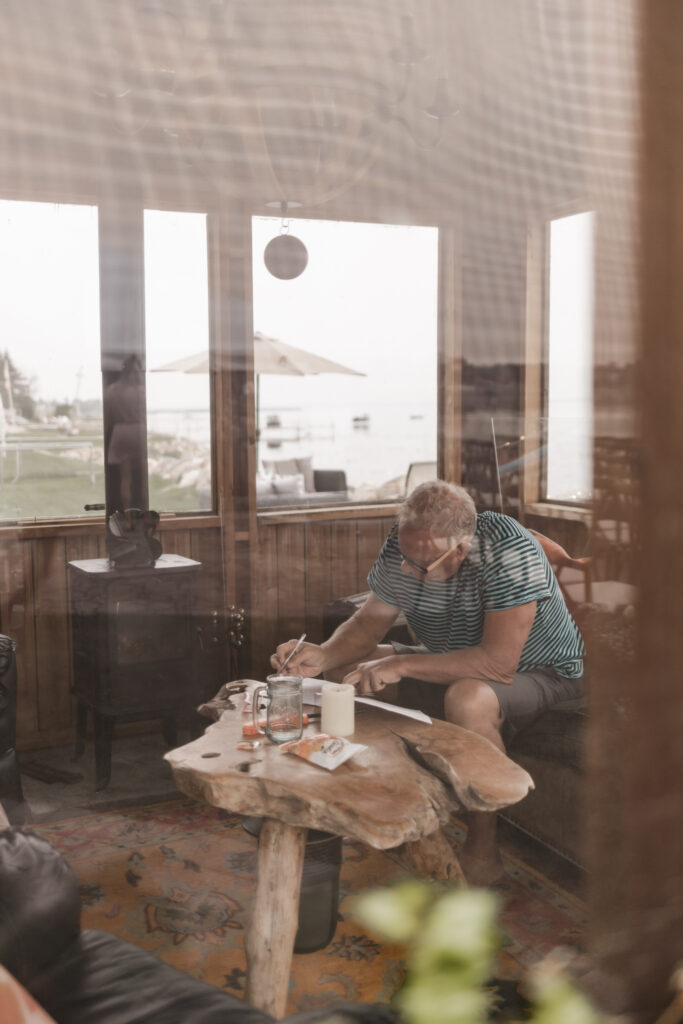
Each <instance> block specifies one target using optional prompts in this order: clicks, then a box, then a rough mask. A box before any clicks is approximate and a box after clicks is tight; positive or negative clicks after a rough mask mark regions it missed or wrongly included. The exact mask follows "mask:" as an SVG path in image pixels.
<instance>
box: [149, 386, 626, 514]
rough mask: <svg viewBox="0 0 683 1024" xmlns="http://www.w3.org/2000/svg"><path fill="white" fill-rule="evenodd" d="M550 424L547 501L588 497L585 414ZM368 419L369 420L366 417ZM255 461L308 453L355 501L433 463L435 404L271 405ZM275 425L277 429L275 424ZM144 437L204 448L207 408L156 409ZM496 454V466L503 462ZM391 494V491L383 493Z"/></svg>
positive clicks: (468, 428)
mask: <svg viewBox="0 0 683 1024" xmlns="http://www.w3.org/2000/svg"><path fill="white" fill-rule="evenodd" d="M563 412H564V413H565V414H564V415H562V416H558V417H556V418H555V419H554V420H553V422H552V430H551V434H550V438H551V445H552V454H551V470H550V473H549V478H548V479H549V485H550V490H551V494H550V496H551V497H553V498H556V499H558V500H561V499H562V498H567V499H577V498H584V499H585V498H587V497H588V495H589V493H590V480H591V465H590V458H591V456H590V449H591V440H590V418H589V417H590V410H589V409H588V408H581V409H579V408H573V407H570V406H568V407H567V409H566V410H563ZM366 417H367V418H366ZM259 419H260V427H261V439H260V443H259V461H262V460H268V461H271V460H278V459H290V458H305V457H307V456H310V457H311V458H312V460H313V466H314V467H315V468H316V469H343V470H344V471H345V472H346V478H347V483H348V486H349V487H352V488H355V489H356V490H357V492H358V493H357V494H356V497H359V498H365V497H367V498H370V497H372V494H373V492H375V491H376V490H377V488H380V487H381V486H382V485H385V484H388V483H389V482H390V481H392V480H395V479H396V478H399V477H403V478H404V477H405V475H406V473H407V471H408V468H409V466H410V464H411V462H434V461H436V409H435V408H434V405H433V403H425V404H419V403H412V404H403V403H386V404H383V405H375V407H374V408H373V409H372V410H370V409H368V408H366V407H364V406H361V405H353V404H348V405H336V404H335V405H332V406H325V405H319V406H315V405H313V406H308V407H306V408H305V409H304V408H295V407H291V406H286V407H285V406H279V407H276V406H272V407H265V408H262V409H261V412H260V417H259ZM275 423H279V426H276V425H273V424H275ZM148 425H149V430H150V432H158V433H164V434H170V435H172V436H180V437H184V438H187V439H188V440H189V441H192V442H194V443H195V444H197V445H199V446H201V447H203V448H205V449H206V451H207V453H208V451H209V444H210V418H209V412H208V410H200V409H190V410H161V411H151V412H149V414H148ZM495 427H496V433H497V437H498V438H503V437H505V436H508V437H510V436H514V435H515V433H516V429H517V427H516V418H515V417H513V416H506V415H505V414H502V415H500V416H498V417H496V421H495ZM596 430H597V432H598V433H599V434H603V435H605V436H611V437H626V436H630V435H632V432H633V430H632V421H631V417H630V415H628V411H627V410H623V411H619V410H616V411H615V412H613V413H610V414H607V413H605V414H602V418H601V421H600V422H598V423H597V424H596ZM463 434H464V436H465V437H467V438H473V439H478V440H481V441H491V440H492V435H491V420H490V417H489V416H488V415H486V414H483V413H481V414H480V413H476V412H475V413H472V414H469V415H468V416H467V417H466V419H465V423H464V425H463ZM504 455H505V453H502V457H501V462H503V461H506V460H505V458H504ZM383 496H385V497H390V496H391V495H390V494H388V493H387V494H385V495H383Z"/></svg>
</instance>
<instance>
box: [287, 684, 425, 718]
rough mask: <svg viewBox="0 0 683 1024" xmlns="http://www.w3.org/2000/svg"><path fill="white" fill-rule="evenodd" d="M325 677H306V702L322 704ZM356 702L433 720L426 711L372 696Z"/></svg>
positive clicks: (407, 715) (358, 699)
mask: <svg viewBox="0 0 683 1024" xmlns="http://www.w3.org/2000/svg"><path fill="white" fill-rule="evenodd" d="M324 682H325V680H324V679H304V684H303V690H304V704H316V705H317V706H318V707H320V705H321V704H322V695H321V691H322V688H323V684H324ZM355 703H356V704H369V705H370V707H373V708H382V709H383V710H384V711H392V712H393V713H394V714H395V715H405V716H406V718H414V719H416V721H418V722H426V723H427V725H431V724H432V720H431V718H430V717H429V715H425V713H424V711H415V710H413V708H402V707H400V706H399V705H398V704H386V703H385V702H384V701H381V700H373V699H372V698H371V697H356V699H355Z"/></svg>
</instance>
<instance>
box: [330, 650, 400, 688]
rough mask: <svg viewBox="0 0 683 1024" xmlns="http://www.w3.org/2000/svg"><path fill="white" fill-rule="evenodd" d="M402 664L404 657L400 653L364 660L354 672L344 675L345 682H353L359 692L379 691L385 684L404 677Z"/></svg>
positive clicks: (395, 681)
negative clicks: (373, 659)
mask: <svg viewBox="0 0 683 1024" xmlns="http://www.w3.org/2000/svg"><path fill="white" fill-rule="evenodd" d="M402 665H403V657H402V655H400V654H392V655H390V656H389V657H388V658H377V659H376V660H375V661H362V662H361V663H360V665H358V667H357V668H355V669H354V670H353V672H349V673H348V675H345V676H344V682H345V683H351V685H352V686H355V687H356V689H357V690H358V692H359V693H378V692H379V691H380V690H383V689H384V687H385V686H388V685H389V684H390V683H397V682H398V681H399V679H402V678H403V672H402V668H401V667H402Z"/></svg>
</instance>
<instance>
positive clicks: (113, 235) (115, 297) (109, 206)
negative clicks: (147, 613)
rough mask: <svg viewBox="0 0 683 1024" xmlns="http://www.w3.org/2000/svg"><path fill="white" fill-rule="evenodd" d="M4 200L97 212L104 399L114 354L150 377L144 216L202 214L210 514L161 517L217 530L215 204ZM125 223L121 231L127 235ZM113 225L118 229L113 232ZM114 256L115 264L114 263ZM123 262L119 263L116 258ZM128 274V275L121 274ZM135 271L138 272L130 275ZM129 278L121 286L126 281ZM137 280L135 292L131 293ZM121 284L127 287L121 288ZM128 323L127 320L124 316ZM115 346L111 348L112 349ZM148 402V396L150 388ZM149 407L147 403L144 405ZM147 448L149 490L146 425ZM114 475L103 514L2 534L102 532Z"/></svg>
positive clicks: (29, 523) (13, 196)
mask: <svg viewBox="0 0 683 1024" xmlns="http://www.w3.org/2000/svg"><path fill="white" fill-rule="evenodd" d="M0 199H2V200H4V201H8V202H30V203H44V204H45V205H62V206H91V207H94V208H95V209H96V211H97V220H98V277H99V291H100V336H99V358H100V367H101V372H102V392H101V397H102V400H104V390H105V387H106V385H107V383H110V382H111V381H112V380H114V379H116V378H117V377H118V373H119V371H118V370H114V369H113V368H108V367H107V361H108V360H110V359H111V358H112V354H113V353H114V352H115V353H116V358H117V360H118V363H119V365H120V360H121V357H122V356H124V355H131V354H137V355H140V356H141V358H142V360H143V365H144V366H145V370H147V365H146V352H145V310H144V294H145V278H144V212H145V210H160V211H169V212H175V213H197V214H203V215H204V216H205V217H206V236H207V271H208V273H207V301H208V308H209V365H210V370H209V420H210V428H211V440H210V465H211V507H210V508H209V509H203V510H202V509H190V510H187V511H171V512H164V513H161V520H162V524H163V521H164V520H178V519H181V518H182V520H183V522H184V523H187V524H188V525H190V523H192V525H193V526H197V525H211V523H213V525H215V524H216V523H217V522H219V514H218V506H219V496H218V494H219V483H218V478H217V467H218V466H219V464H220V460H219V458H218V455H217V450H216V449H217V434H218V429H217V407H218V406H217V399H216V390H217V387H216V377H217V374H216V372H215V371H216V351H217V337H216V324H217V315H216V309H215V305H216V301H217V298H216V297H217V294H218V292H217V289H216V282H217V274H218V273H219V271H218V270H217V267H218V240H217V237H216V236H217V232H216V228H215V221H216V220H217V213H216V209H215V207H214V205H213V204H211V203H209V202H207V203H204V204H202V205H201V208H200V205H199V204H188V203H180V202H176V201H175V200H174V199H173V198H170V197H161V196H158V195H157V196H155V195H144V196H142V195H138V196H136V197H135V199H133V200H128V201H124V200H123V199H122V198H121V197H120V196H113V197H103V196H101V195H98V194H95V193H91V192H70V191H69V192H64V191H61V190H59V191H53V190H49V189H47V190H46V189H42V188H41V189H36V188H32V187H29V188H26V189H10V188H3V189H2V190H0ZM126 217H128V218H134V219H135V220H137V222H138V224H139V232H138V233H137V238H136V234H135V232H134V231H133V230H131V219H128V220H127V219H126ZM122 223H123V230H121V228H122ZM112 225H114V226H115V228H114V230H113V231H112ZM117 241H118V242H119V243H120V242H123V244H124V246H125V252H126V254H127V258H126V259H125V260H124V261H120V251H121V250H120V248H119V246H118V244H117ZM133 251H135V252H136V255H137V258H132V259H131V252H133ZM112 253H113V254H114V258H112ZM117 257H118V258H119V263H118V264H117V263H116V258H117ZM122 267H123V273H122V272H121V269H122ZM131 267H132V270H131ZM122 279H123V280H122ZM131 281H132V282H133V287H131V286H130V284H131ZM122 285H123V287H122ZM122 310H123V316H124V317H125V320H123V321H122V318H121V315H120V314H121V311H122ZM124 336H125V337H127V339H128V345H126V346H125V351H124V349H123V348H122V346H121V341H120V339H121V337H124ZM111 339H113V344H112V343H111ZM145 397H146V389H145ZM145 404H146V403H145ZM105 429H106V427H105V424H104V423H103V443H104V436H105ZM144 437H145V442H144V446H143V451H142V452H141V457H142V462H143V465H144V490H145V493H146V491H147V487H148V480H149V470H148V465H147V431H146V423H145V431H144ZM109 480H110V478H109V475H108V468H107V464H106V460H105V462H104V482H105V509H103V510H102V511H101V512H100V511H89V512H84V513H83V515H79V514H71V515H66V516H53V515H50V514H49V513H48V514H47V515H45V516H41V517H37V516H26V517H23V518H22V517H20V518H18V519H16V520H10V519H8V520H3V521H0V530H3V531H5V530H9V531H12V532H16V531H17V530H19V531H21V535H22V536H23V535H25V534H26V533H27V532H28V534H34V533H35V534H44V533H45V532H46V531H47V532H49V533H50V535H54V534H55V533H60V534H61V533H66V534H68V533H71V531H72V529H74V528H75V529H77V530H82V529H83V528H86V529H87V528H88V527H89V526H90V525H92V526H93V527H94V528H96V530H98V531H101V529H102V520H103V519H104V518H105V517H106V515H107V508H106V506H108V496H109V486H110V485H109Z"/></svg>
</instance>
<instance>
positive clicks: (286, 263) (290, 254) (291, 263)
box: [263, 202, 308, 281]
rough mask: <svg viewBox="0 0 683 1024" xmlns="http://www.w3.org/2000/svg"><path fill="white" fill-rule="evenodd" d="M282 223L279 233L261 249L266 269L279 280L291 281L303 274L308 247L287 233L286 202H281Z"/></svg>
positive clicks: (306, 263) (306, 261) (306, 262)
mask: <svg viewBox="0 0 683 1024" xmlns="http://www.w3.org/2000/svg"><path fill="white" fill-rule="evenodd" d="M280 208H281V211H282V225H281V227H280V234H279V235H276V236H275V238H271V240H270V242H268V245H267V246H266V248H265V249H264V251H263V262H264V263H265V265H266V270H267V271H268V272H269V273H270V274H272V275H273V277H277V278H279V279H280V280H281V281H292V280H293V279H294V278H295V277H299V275H300V274H303V272H304V270H305V269H306V267H307V265H308V249H307V248H306V246H305V245H304V243H303V242H302V241H301V239H300V238H297V237H296V236H295V235H290V233H289V220H288V218H287V203H285V202H283V203H281V206H280Z"/></svg>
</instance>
